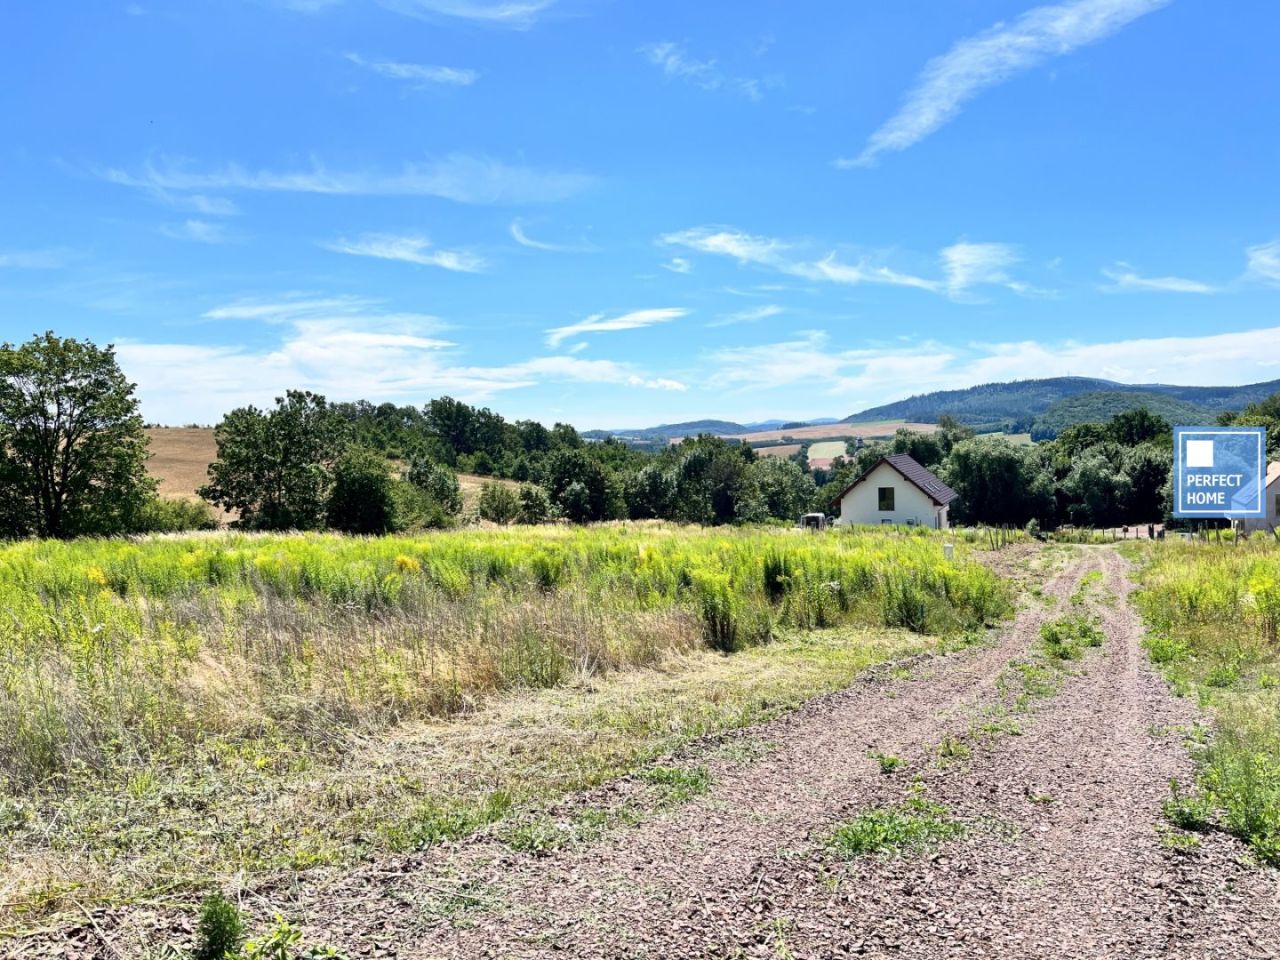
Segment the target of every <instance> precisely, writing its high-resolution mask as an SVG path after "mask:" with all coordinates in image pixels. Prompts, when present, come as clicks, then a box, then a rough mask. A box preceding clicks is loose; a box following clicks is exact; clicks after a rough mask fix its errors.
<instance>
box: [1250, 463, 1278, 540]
mask: <svg viewBox="0 0 1280 960" xmlns="http://www.w3.org/2000/svg"><path fill="white" fill-rule="evenodd" d="M1262 499H1263V502H1264V504H1265V505H1266V508H1267V515H1266V517H1265V518H1262V519H1258V520H1241V521H1240V523H1241V525H1242V526H1243V527H1244V529H1245V530H1247V531H1248V532H1249V533H1253V532H1254V531H1255V530H1272V531H1274V530H1277V529H1280V460H1278V461H1276V462H1275V463H1269V464H1267V490H1266V493H1264V494H1263V496H1262Z"/></svg>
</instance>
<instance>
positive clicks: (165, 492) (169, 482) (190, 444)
mask: <svg viewBox="0 0 1280 960" xmlns="http://www.w3.org/2000/svg"><path fill="white" fill-rule="evenodd" d="M147 436H148V437H150V438H151V459H150V460H149V461H147V470H148V471H149V472H150V474H151V475H152V476H153V477H155V478H156V480H157V481H159V484H160V495H161V496H164V497H177V498H180V499H183V500H198V499H200V498H199V497H197V496H196V488H198V487H200V486H202V485H203V484H204V483H205V482H206V481H207V480H208V479H209V476H208V473H209V464H211V463H212V462H213V460H214V458H215V457H216V456H217V453H218V447H217V444H215V443H214V442H213V428H212V427H157V428H151V429H148V430H147ZM491 480H492V481H493V482H495V483H501V484H502V485H503V486H508V487H518V486H519V484H518V483H515V482H513V481H511V480H494V478H492V477H477V476H473V475H472V474H469V473H460V474H458V485H459V486H460V487H461V488H462V509H463V510H471V509H472V508H473V507H475V506H476V504H477V503H478V502H479V500H480V488H481V487H482V486H484V484H485V483H486V482H488V481H491Z"/></svg>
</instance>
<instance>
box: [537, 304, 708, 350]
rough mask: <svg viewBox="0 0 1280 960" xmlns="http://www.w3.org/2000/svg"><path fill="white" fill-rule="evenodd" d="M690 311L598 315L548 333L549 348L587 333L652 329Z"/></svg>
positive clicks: (675, 309)
mask: <svg viewBox="0 0 1280 960" xmlns="http://www.w3.org/2000/svg"><path fill="white" fill-rule="evenodd" d="M688 313H689V311H688V310H685V309H682V308H680V307H661V308H658V309H654V310H636V311H634V312H632V313H626V314H623V315H622V316H620V317H606V316H605V315H604V314H603V313H597V314H594V315H593V316H590V317H588V318H587V319H586V320H582V321H580V322H578V323H571V324H569V325H568V326H564V327H553V328H552V329H550V330H548V331H546V333H547V346H549V347H556V346H559V345H560V344H561V343H563V342H564V341H565V340H568V339H569V338H570V337H576V336H580V335H582V334H587V333H610V332H613V331H617V330H639V329H641V328H643V327H651V326H653V325H654V324H657V323H667V322H669V321H671V320H677V319H679V318H680V317H683V316H686V315H687V314H688Z"/></svg>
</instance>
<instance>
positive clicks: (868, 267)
mask: <svg viewBox="0 0 1280 960" xmlns="http://www.w3.org/2000/svg"><path fill="white" fill-rule="evenodd" d="M660 239H661V242H662V243H665V244H668V245H674V246H682V247H685V248H687V249H690V250H695V251H697V252H699V253H706V254H713V255H716V256H724V257H731V258H732V259H734V260H737V261H738V263H739V264H751V265H754V266H760V267H766V268H768V269H771V270H776V271H778V272H780V273H785V274H788V275H790V276H795V277H801V278H803V279H805V280H811V281H823V282H827V283H837V284H844V285H846V286H858V285H860V284H879V285H883V286H895V287H909V288H914V289H917V290H924V291H927V292H929V293H936V294H941V295H943V296H948V297H951V298H953V299H956V300H969V299H972V298H973V296H972V291H973V290H974V288H976V287H979V286H1000V287H1004V288H1006V289H1008V290H1010V291H1012V292H1014V293H1017V294H1020V295H1027V296H1029V295H1036V294H1042V293H1043V291H1040V290H1037V289H1036V288H1035V287H1033V286H1031V285H1030V284H1027V283H1023V282H1021V281H1018V280H1015V279H1014V278H1012V277H1011V276H1010V275H1009V274H1008V271H1007V268H1008V267H1010V266H1012V265H1013V264H1015V263H1017V262H1018V261H1019V257H1018V254H1017V252H1016V250H1015V248H1014V247H1012V246H1010V245H1008V244H1002V243H968V242H961V243H956V244H953V245H951V246H949V247H945V248H943V249H942V250H941V251H939V253H938V259H939V263H940V269H941V271H942V274H943V276H942V278H940V279H934V278H930V277H922V276H918V275H916V274H914V273H908V272H905V271H902V270H898V269H894V268H893V267H890V266H888V265H887V264H885V263H883V262H880V261H879V260H878V259H877V258H873V257H869V256H865V255H864V256H860V257H858V258H857V259H855V260H852V261H850V260H847V259H841V257H840V256H839V255H838V254H837V253H836V252H834V251H833V252H831V253H829V254H827V255H826V256H821V257H815V256H813V255H811V254H810V255H806V254H805V253H804V252H803V251H802V250H801V248H800V247H798V246H797V245H796V244H792V243H788V242H786V241H783V240H779V239H777V238H774V237H762V236H756V235H753V234H749V233H744V232H743V231H740V230H735V229H733V228H731V227H695V228H693V229H691V230H682V231H678V232H676V233H668V234H665V235H663V236H662V237H661V238H660Z"/></svg>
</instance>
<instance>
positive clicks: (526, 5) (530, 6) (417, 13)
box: [381, 0, 555, 30]
mask: <svg viewBox="0 0 1280 960" xmlns="http://www.w3.org/2000/svg"><path fill="white" fill-rule="evenodd" d="M381 3H382V5H383V6H384V7H387V8H388V9H390V10H395V11H396V12H397V13H403V14H406V15H407V16H411V17H429V16H433V15H434V16H444V17H457V18H458V19H462V20H472V21H475V22H478V23H486V24H492V25H495V26H504V27H512V28H514V29H517V30H527V29H529V28H530V27H532V26H533V24H534V22H535V21H536V20H537V19H538V17H539V15H541V14H542V13H543V12H545V11H546V10H548V9H550V8H551V7H552V6H553V5H554V4H555V0H494V2H485V0H381Z"/></svg>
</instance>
